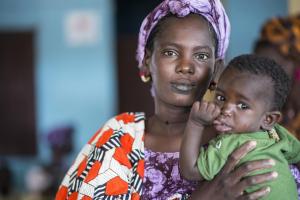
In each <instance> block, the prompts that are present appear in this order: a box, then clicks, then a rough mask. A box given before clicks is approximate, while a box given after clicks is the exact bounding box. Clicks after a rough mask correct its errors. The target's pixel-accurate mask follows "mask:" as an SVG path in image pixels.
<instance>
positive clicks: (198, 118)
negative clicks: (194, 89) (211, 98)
mask: <svg viewBox="0 0 300 200" xmlns="http://www.w3.org/2000/svg"><path fill="white" fill-rule="evenodd" d="M219 114H220V108H219V107H218V106H217V105H216V104H214V103H212V102H205V101H202V102H198V101H197V102H195V103H194V105H193V107H192V109H191V113H190V117H189V120H188V122H187V125H186V128H185V131H184V136H183V141H182V142H181V148H180V160H179V164H180V172H181V174H182V176H183V177H184V178H186V179H189V180H202V179H203V178H202V176H201V174H200V173H199V170H198V167H197V159H198V157H199V151H200V147H201V146H200V145H201V140H202V134H203V130H204V128H205V126H207V125H210V124H212V122H213V120H214V119H215V118H216V117H217V116H218V115H219Z"/></svg>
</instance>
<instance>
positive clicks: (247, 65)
mask: <svg viewBox="0 0 300 200" xmlns="http://www.w3.org/2000/svg"><path fill="white" fill-rule="evenodd" d="M289 87H290V81H289V78H288V76H287V75H286V74H285V72H284V71H283V70H282V69H281V67H280V66H279V65H277V64H276V63H275V62H274V61H272V60H270V59H267V58H263V57H257V56H254V55H241V56H238V57H236V58H234V59H233V60H232V61H231V62H230V63H229V64H228V66H227V68H226V69H225V70H224V72H223V74H222V75H221V77H220V80H219V83H218V86H217V88H216V95H215V102H205V101H202V102H195V103H194V105H193V107H192V110H191V113H190V117H189V122H188V124H187V126H186V129H185V133H184V134H185V135H184V139H183V142H182V146H181V151H180V170H181V173H182V175H183V176H184V177H185V178H187V179H191V180H202V179H206V180H212V179H213V177H214V176H215V175H216V174H218V172H219V171H220V170H221V169H222V167H223V165H224V164H225V162H226V160H227V158H228V156H229V155H230V154H231V153H232V151H233V150H234V149H236V148H237V147H238V146H240V145H241V144H243V143H245V142H246V141H255V142H256V148H255V149H254V150H253V151H252V152H250V153H249V154H247V155H246V156H245V157H244V158H243V159H242V160H240V163H239V165H241V164H242V163H244V162H246V161H249V160H258V159H272V160H274V161H275V163H276V164H275V163H274V164H275V165H274V167H273V169H269V171H272V170H273V171H276V172H277V173H276V172H275V174H274V175H275V176H277V175H278V177H277V179H276V180H275V181H272V182H269V183H267V184H265V185H258V186H256V187H251V188H248V189H247V190H246V191H244V193H245V195H246V194H247V192H250V191H255V190H258V189H260V188H261V187H269V189H271V192H270V193H269V195H268V196H266V197H264V199H289V200H291V199H298V194H297V189H296V184H295V181H294V178H293V177H292V175H291V172H290V170H289V164H291V163H297V166H298V167H299V166H300V163H299V161H300V142H299V141H298V140H297V139H296V138H294V137H293V136H292V135H291V134H290V133H289V132H288V131H287V130H286V129H285V128H283V127H282V126H280V125H279V124H277V122H279V121H280V119H281V112H280V110H281V108H282V106H283V104H284V102H285V100H286V98H287V95H288V92H289ZM209 125H213V127H214V129H215V130H216V132H217V133H218V136H217V137H216V138H214V139H213V140H211V141H210V142H209V144H208V146H202V147H201V144H202V143H203V141H202V140H203V138H202V135H203V130H204V128H205V127H206V126H209ZM269 171H267V170H264V171H262V170H260V171H257V172H256V174H261V173H266V172H269ZM251 175H252V174H251Z"/></svg>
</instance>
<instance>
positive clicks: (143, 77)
mask: <svg viewBox="0 0 300 200" xmlns="http://www.w3.org/2000/svg"><path fill="white" fill-rule="evenodd" d="M141 79H142V81H143V82H144V83H147V82H149V81H150V80H151V77H150V76H145V75H141Z"/></svg>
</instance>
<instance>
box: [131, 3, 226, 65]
mask: <svg viewBox="0 0 300 200" xmlns="http://www.w3.org/2000/svg"><path fill="white" fill-rule="evenodd" d="M169 13H172V14H174V15H176V16H177V17H185V16H187V15H189V14H190V13H194V14H199V15H202V16H203V17H204V18H205V19H206V20H207V21H208V22H210V24H211V25H212V26H213V28H214V31H215V32H216V35H217V39H218V47H217V48H218V52H217V56H218V57H219V58H224V57H225V52H226V50H227V47H228V43H229V35H230V23H229V20H228V17H227V14H226V12H225V10H224V7H223V5H222V3H221V2H220V0H164V1H163V2H162V3H161V4H159V5H158V6H157V7H156V8H155V9H154V10H153V11H152V12H151V13H149V14H148V16H147V17H146V18H145V19H144V21H143V22H142V25H141V28H140V33H139V38H138V47H137V55H136V59H137V61H138V64H139V67H141V66H142V62H143V58H144V55H145V46H146V43H147V40H148V37H149V35H150V33H151V31H152V29H153V28H154V27H155V26H156V24H157V23H158V22H159V21H160V20H161V19H162V18H163V17H164V16H166V15H167V14H169Z"/></svg>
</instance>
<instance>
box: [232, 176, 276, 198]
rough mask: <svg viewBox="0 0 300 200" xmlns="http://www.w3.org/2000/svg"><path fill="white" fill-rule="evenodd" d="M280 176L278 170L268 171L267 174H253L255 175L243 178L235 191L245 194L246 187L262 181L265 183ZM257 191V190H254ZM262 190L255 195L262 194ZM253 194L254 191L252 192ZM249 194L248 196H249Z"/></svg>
mask: <svg viewBox="0 0 300 200" xmlns="http://www.w3.org/2000/svg"><path fill="white" fill-rule="evenodd" d="M277 176H278V174H277V172H268V173H265V174H258V175H253V176H248V177H246V178H243V179H242V180H241V182H240V183H239V184H237V185H236V186H235V192H236V194H244V191H245V189H246V188H248V187H250V186H253V185H257V184H260V183H265V182H267V181H272V180H274V179H275V178H276V177H277ZM263 191H264V189H263ZM254 193H256V192H254ZM260 193H261V192H258V193H257V194H255V195H254V196H256V195H258V194H260ZM250 194H252V193H250ZM250 194H248V195H247V196H249V195H250Z"/></svg>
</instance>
